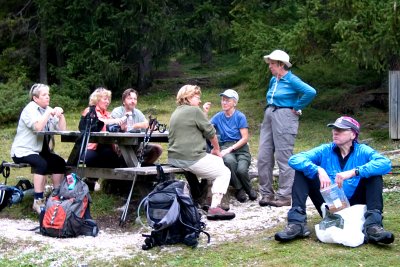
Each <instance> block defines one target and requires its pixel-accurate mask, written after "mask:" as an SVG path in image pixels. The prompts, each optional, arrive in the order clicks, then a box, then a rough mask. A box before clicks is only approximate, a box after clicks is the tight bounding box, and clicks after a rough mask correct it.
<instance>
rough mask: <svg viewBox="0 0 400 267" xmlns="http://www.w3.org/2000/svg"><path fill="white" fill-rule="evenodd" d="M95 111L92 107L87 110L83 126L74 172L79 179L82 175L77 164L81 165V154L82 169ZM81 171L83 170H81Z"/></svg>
mask: <svg viewBox="0 0 400 267" xmlns="http://www.w3.org/2000/svg"><path fill="white" fill-rule="evenodd" d="M95 112H96V109H95V108H94V106H92V107H90V108H89V116H88V117H87V118H86V126H85V130H84V132H83V134H82V144H81V149H80V151H79V156H78V162H77V165H76V172H77V174H78V176H79V177H81V176H82V173H78V171H79V169H80V168H79V164H80V163H81V158H82V154H83V159H82V167H83V165H84V164H85V161H86V155H87V149H86V148H87V145H88V143H89V139H90V133H91V130H92V124H93V120H94V117H95V116H96V114H95ZM81 169H82V170H83V168H81Z"/></svg>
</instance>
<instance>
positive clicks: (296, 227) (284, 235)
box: [275, 224, 311, 242]
mask: <svg viewBox="0 0 400 267" xmlns="http://www.w3.org/2000/svg"><path fill="white" fill-rule="evenodd" d="M310 234H311V232H310V229H308V227H307V225H306V224H288V225H286V227H285V229H284V230H283V231H281V232H278V233H276V234H275V240H276V241H281V242H285V241H290V240H293V239H297V238H302V237H307V236H309V235H310Z"/></svg>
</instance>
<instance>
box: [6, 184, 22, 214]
mask: <svg viewBox="0 0 400 267" xmlns="http://www.w3.org/2000/svg"><path fill="white" fill-rule="evenodd" d="M23 197H24V193H23V192H22V190H21V189H19V188H17V187H15V186H8V185H3V184H0V211H2V210H3V209H4V208H5V207H10V206H11V205H12V204H16V203H20V202H21V201H22V198H23Z"/></svg>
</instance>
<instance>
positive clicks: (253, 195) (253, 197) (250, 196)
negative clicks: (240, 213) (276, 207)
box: [248, 189, 258, 200]
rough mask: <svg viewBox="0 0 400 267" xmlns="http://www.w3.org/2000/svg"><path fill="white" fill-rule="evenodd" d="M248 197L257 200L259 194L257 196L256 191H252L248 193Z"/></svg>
mask: <svg viewBox="0 0 400 267" xmlns="http://www.w3.org/2000/svg"><path fill="white" fill-rule="evenodd" d="M248 195H249V199H250V200H256V199H257V197H258V194H257V192H256V190H254V189H250V192H248Z"/></svg>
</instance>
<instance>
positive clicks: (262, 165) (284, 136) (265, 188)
mask: <svg viewBox="0 0 400 267" xmlns="http://www.w3.org/2000/svg"><path fill="white" fill-rule="evenodd" d="M264 60H265V62H266V63H267V64H269V69H270V71H271V73H272V75H273V77H272V78H271V81H270V83H269V87H268V91H267V94H266V100H267V108H266V109H265V113H264V120H263V122H262V124H261V129H260V144H259V151H258V163H257V164H258V175H259V183H260V192H261V194H262V199H261V200H260V202H259V204H260V206H276V207H281V206H290V204H291V191H292V185H293V178H294V170H293V169H292V168H290V167H289V165H288V159H289V157H290V156H291V155H292V154H293V148H294V142H295V139H296V135H297V130H298V127H299V116H300V115H301V110H302V109H304V108H305V107H306V106H307V105H308V104H309V103H310V102H311V101H312V100H313V99H314V97H315V95H316V91H315V89H314V88H312V87H311V86H310V85H308V84H306V83H305V82H303V81H302V80H300V79H299V78H298V77H297V76H296V75H294V74H293V73H292V72H291V71H290V70H289V68H290V67H291V66H292V64H291V63H290V59H289V55H288V54H287V53H285V52H284V51H282V50H275V51H273V52H272V53H271V54H269V55H266V56H264ZM275 159H276V161H277V164H278V166H279V188H278V191H277V192H276V195H275V192H274V189H273V187H272V182H273V176H272V171H273V168H274V164H275Z"/></svg>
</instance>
